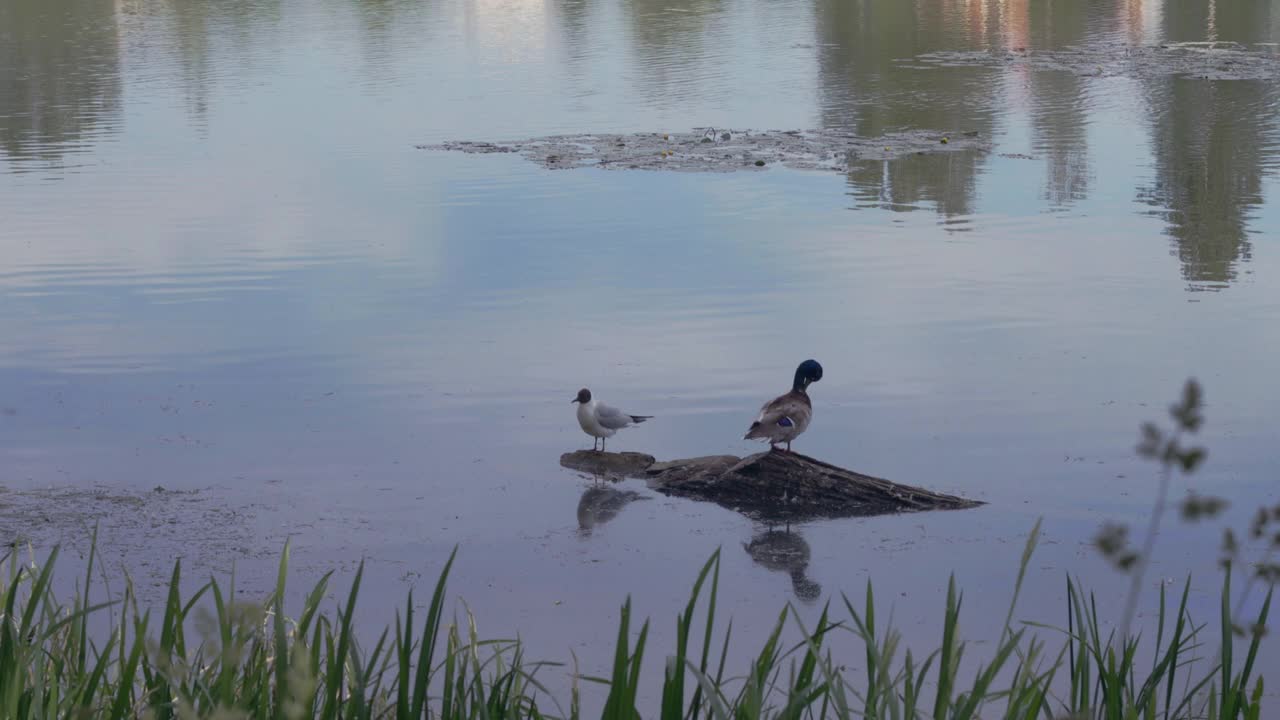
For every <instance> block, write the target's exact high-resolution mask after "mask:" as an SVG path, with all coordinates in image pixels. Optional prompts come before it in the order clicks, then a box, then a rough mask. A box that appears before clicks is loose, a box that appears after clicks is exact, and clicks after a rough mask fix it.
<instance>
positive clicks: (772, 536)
mask: <svg viewBox="0 0 1280 720" xmlns="http://www.w3.org/2000/svg"><path fill="white" fill-rule="evenodd" d="M742 547H743V548H744V549H745V550H746V551H747V554H748V555H750V556H751V559H752V560H753V561H755V562H756V564H758V565H762V566H764V567H765V568H768V569H769V570H777V571H780V572H785V573H787V574H788V575H790V576H791V587H792V589H793V590H795V593H796V597H798V598H800V599H801V600H806V601H809V600H816V599H817V598H818V596H819V595H821V594H822V586H821V585H819V584H818V583H816V582H814V581H813V580H810V579H809V578H807V577H805V571H806V570H808V568H809V543H808V542H806V541H805V539H804V538H802V537H800V535H798V534H797V533H794V532H792V531H791V530H773V529H769V530H765V531H764V532H762V533H760V534H759V535H756V536H755V537H753V538H751V542H749V543H744V544H743V545H742Z"/></svg>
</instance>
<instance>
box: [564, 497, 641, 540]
mask: <svg viewBox="0 0 1280 720" xmlns="http://www.w3.org/2000/svg"><path fill="white" fill-rule="evenodd" d="M644 499H645V498H644V496H643V495H641V494H640V493H638V492H635V491H634V490H619V489H617V488H615V487H611V486H609V485H592V486H591V487H589V488H587V489H586V490H585V491H583V493H582V499H580V500H578V534H579V535H581V536H582V537H587V536H588V535H590V534H591V531H592V530H593V529H594V528H595V527H596V526H597V525H603V524H605V523H607V522H609V521H610V520H612V519H613V518H614V517H616V516H617V515H618V513H619V512H621V510H622V508H624V507H626V505H627V503H630V502H632V501H634V500H644Z"/></svg>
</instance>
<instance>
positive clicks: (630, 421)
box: [569, 388, 653, 452]
mask: <svg viewBox="0 0 1280 720" xmlns="http://www.w3.org/2000/svg"><path fill="white" fill-rule="evenodd" d="M569 402H570V403H578V424H579V425H581V426H582V432H584V433H586V434H588V435H590V436H591V437H593V438H596V439H598V440H599V441H600V452H604V441H605V438H610V437H613V434H614V433H616V432H618V431H619V430H621V429H622V428H624V427H628V426H630V425H638V424H640V423H642V422H644V421H645V420H648V419H649V418H651V417H653V416H652V415H628V414H626V413H624V412H622V411H621V410H619V409H618V408H616V407H610V406H608V405H605V404H604V403H599V402H596V401H595V400H592V399H591V391H590V390H588V389H586V388H582V389H581V390H579V391H578V397H576V398H574V399H573V400H570V401H569ZM591 449H592V450H595V449H596V446H595V443H594V442H593V443H592V444H591Z"/></svg>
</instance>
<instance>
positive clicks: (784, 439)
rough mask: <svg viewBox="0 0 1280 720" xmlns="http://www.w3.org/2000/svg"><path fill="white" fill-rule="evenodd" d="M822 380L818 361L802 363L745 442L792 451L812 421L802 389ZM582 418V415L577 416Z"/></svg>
mask: <svg viewBox="0 0 1280 720" xmlns="http://www.w3.org/2000/svg"><path fill="white" fill-rule="evenodd" d="M821 379H822V366H821V365H819V364H818V361H817V360H805V361H804V362H802V363H800V366H799V367H797V368H796V377H795V381H794V382H792V384H791V392H789V393H786V394H784V395H779V396H778V397H776V398H774V399H772V400H770V401H769V402H767V403H765V404H764V407H762V408H760V416H759V417H757V418H756V421H755V422H753V423H751V427H750V428H748V429H747V434H746V435H743V436H742V438H743V439H744V440H768V441H769V449H770V450H775V449H777V446H778V444H779V443H786V444H787V452H791V441H792V440H795V439H796V436H797V435H799V434H800V433H802V432H804V431H805V430H806V429H807V428H808V427H809V421H810V420H811V419H813V403H811V402H809V395H808V393H806V392H805V390H806V389H807V388H808V387H809V384H810V383H815V382H817V381H819V380H821ZM579 417H581V415H579Z"/></svg>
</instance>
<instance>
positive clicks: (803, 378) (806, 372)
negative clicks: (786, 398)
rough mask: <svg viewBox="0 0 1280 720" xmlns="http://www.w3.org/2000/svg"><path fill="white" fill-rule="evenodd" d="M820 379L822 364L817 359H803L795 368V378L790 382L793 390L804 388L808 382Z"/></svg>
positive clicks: (807, 385)
mask: <svg viewBox="0 0 1280 720" xmlns="http://www.w3.org/2000/svg"><path fill="white" fill-rule="evenodd" d="M821 379H822V366H821V365H819V364H818V361H817V360H805V361H804V362H802V363H800V367H798V368H796V380H795V382H794V383H793V384H792V386H791V387H792V389H793V390H804V389H805V388H807V387H809V383H815V382H818V381H819V380H821Z"/></svg>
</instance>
